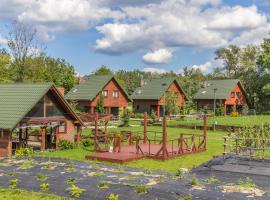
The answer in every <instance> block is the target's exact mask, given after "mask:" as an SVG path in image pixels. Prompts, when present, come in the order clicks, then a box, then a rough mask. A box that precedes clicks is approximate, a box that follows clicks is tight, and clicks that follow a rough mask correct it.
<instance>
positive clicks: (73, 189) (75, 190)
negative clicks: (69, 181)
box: [67, 185, 86, 197]
mask: <svg viewBox="0 0 270 200" xmlns="http://www.w3.org/2000/svg"><path fill="white" fill-rule="evenodd" d="M67 191H69V194H70V195H71V196H72V197H80V196H81V195H82V193H83V192H85V191H86V190H85V189H82V188H79V187H78V186H76V185H72V186H70V187H68V188H67Z"/></svg>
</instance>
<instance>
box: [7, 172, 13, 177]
mask: <svg viewBox="0 0 270 200" xmlns="http://www.w3.org/2000/svg"><path fill="white" fill-rule="evenodd" d="M7 175H8V176H14V175H15V172H8V173H7Z"/></svg>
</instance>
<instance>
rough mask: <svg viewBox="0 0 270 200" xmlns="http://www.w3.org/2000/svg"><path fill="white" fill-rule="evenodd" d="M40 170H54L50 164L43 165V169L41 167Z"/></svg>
mask: <svg viewBox="0 0 270 200" xmlns="http://www.w3.org/2000/svg"><path fill="white" fill-rule="evenodd" d="M41 169H46V170H54V169H55V166H53V165H51V164H47V165H44V166H43V167H41Z"/></svg>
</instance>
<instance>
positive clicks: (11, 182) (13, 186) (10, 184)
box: [9, 179, 19, 189]
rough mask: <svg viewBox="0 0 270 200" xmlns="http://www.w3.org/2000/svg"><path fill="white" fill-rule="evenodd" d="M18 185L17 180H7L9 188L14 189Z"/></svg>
mask: <svg viewBox="0 0 270 200" xmlns="http://www.w3.org/2000/svg"><path fill="white" fill-rule="evenodd" d="M18 183H19V180H18V179H12V180H9V188H11V189H15V188H16V187H17V185H18Z"/></svg>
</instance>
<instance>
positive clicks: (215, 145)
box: [38, 127, 224, 172]
mask: <svg viewBox="0 0 270 200" xmlns="http://www.w3.org/2000/svg"><path fill="white" fill-rule="evenodd" d="M120 130H132V131H134V132H135V131H140V132H141V131H142V130H143V128H142V127H128V128H117V129H110V131H111V132H117V131H120ZM148 130H149V131H158V132H161V130H162V128H161V127H148ZM88 133H89V130H88V129H85V130H84V134H88ZM180 133H202V131H198V130H191V129H179V128H168V139H175V138H178V137H179V134H180ZM158 134H160V136H161V133H158ZM152 136H153V133H149V137H152ZM223 136H224V132H213V131H209V132H208V137H207V151H206V152H203V153H197V154H190V155H185V156H181V157H177V158H174V159H170V160H167V161H159V160H153V159H142V160H137V161H132V162H129V163H126V164H124V165H125V166H130V167H135V168H141V169H151V170H162V171H168V172H176V171H177V169H179V168H180V167H186V168H192V167H194V166H198V165H200V164H201V163H203V162H206V161H208V160H210V159H211V158H212V157H213V156H217V155H220V154H222V153H223V146H222V144H223ZM91 153H92V152H91V151H89V150H88V149H85V148H82V147H79V148H77V149H72V150H64V151H52V152H42V153H39V154H38V155H39V156H45V157H58V158H65V159H74V160H81V161H86V160H85V155H87V154H91Z"/></svg>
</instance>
